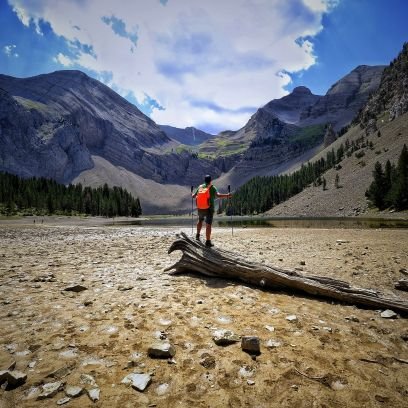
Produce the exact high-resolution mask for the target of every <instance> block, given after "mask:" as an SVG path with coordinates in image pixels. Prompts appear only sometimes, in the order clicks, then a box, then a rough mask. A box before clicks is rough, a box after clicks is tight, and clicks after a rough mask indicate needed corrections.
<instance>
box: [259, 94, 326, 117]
mask: <svg viewBox="0 0 408 408" xmlns="http://www.w3.org/2000/svg"><path fill="white" fill-rule="evenodd" d="M320 98H321V96H319V95H314V94H312V92H311V91H310V89H309V88H306V87H305V86H298V87H297V88H295V89H293V91H292V92H291V93H290V94H289V95H286V96H284V97H283V98H280V99H274V100H273V101H271V102H269V103H267V104H266V105H265V106H264V107H263V109H265V110H266V111H268V112H271V113H272V114H273V115H275V116H277V117H278V118H279V119H280V120H282V121H283V122H286V123H292V124H295V123H298V122H299V120H300V115H301V113H302V112H303V111H304V110H305V109H307V108H309V107H311V106H313V105H314V104H315V103H316V102H317V101H318V100H319V99H320Z"/></svg>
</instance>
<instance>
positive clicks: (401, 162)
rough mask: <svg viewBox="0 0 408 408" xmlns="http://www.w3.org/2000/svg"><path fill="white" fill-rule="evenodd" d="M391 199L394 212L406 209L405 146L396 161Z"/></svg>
mask: <svg viewBox="0 0 408 408" xmlns="http://www.w3.org/2000/svg"><path fill="white" fill-rule="evenodd" d="M391 197H392V201H393V205H394V207H395V209H396V210H398V211H402V210H405V209H408V149H407V146H406V145H405V144H404V147H403V148H402V151H401V154H400V157H399V159H398V165H397V169H396V178H395V181H394V182H393V186H392V193H391Z"/></svg>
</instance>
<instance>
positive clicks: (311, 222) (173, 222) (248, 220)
mask: <svg viewBox="0 0 408 408" xmlns="http://www.w3.org/2000/svg"><path fill="white" fill-rule="evenodd" d="M192 223H193V224H194V225H195V224H196V223H197V217H196V216H194V217H193V220H192V219H191V217H184V218H183V217H168V218H149V219H147V218H146V219H140V220H135V221H131V222H129V221H124V222H120V221H116V222H115V221H114V222H113V223H109V224H107V225H118V226H123V225H134V226H143V227H146V226H161V227H166V226H168V227H175V226H182V227H186V226H191V224H192ZM213 225H214V226H215V227H225V228H231V226H233V227H234V228H246V227H259V228H262V227H268V228H361V229H370V228H376V229H377V228H403V229H408V220H391V219H378V218H352V217H350V218H345V217H342V218H269V217H255V216H254V217H232V219H231V218H230V217H218V218H217V217H214V222H213Z"/></svg>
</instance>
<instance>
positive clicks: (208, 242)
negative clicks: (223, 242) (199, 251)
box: [205, 240, 214, 248]
mask: <svg viewBox="0 0 408 408" xmlns="http://www.w3.org/2000/svg"><path fill="white" fill-rule="evenodd" d="M205 246H206V247H207V248H211V247H213V246H214V244H213V243H212V242H211V241H210V240H207V241H205Z"/></svg>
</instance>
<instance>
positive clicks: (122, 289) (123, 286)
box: [118, 285, 134, 292]
mask: <svg viewBox="0 0 408 408" xmlns="http://www.w3.org/2000/svg"><path fill="white" fill-rule="evenodd" d="M133 288H134V286H131V285H119V286H118V290H120V291H121V292H125V291H126V290H132V289H133Z"/></svg>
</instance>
